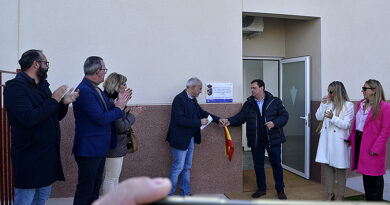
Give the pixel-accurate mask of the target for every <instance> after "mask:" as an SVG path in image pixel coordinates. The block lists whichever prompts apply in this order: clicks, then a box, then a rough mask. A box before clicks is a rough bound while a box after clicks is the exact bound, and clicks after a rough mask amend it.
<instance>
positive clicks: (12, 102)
mask: <svg viewBox="0 0 390 205" xmlns="http://www.w3.org/2000/svg"><path fill="white" fill-rule="evenodd" d="M19 64H20V68H21V70H22V71H21V72H20V73H18V74H17V75H16V77H15V78H14V79H12V80H9V81H8V82H7V83H6V86H5V90H4V104H5V106H6V109H7V116H8V119H9V122H10V125H11V137H12V145H11V158H12V166H13V174H14V183H15V198H14V204H15V205H19V204H42V205H43V204H45V201H46V200H47V199H48V198H49V196H50V192H51V185H52V184H53V183H54V182H55V181H57V180H60V181H64V180H65V178H64V173H63V171H62V165H61V158H60V142H61V133H60V124H59V121H60V120H61V119H63V118H64V117H65V115H66V113H67V112H68V105H69V104H70V103H72V102H73V101H74V100H75V99H76V98H77V97H78V92H73V93H72V91H73V88H72V89H70V90H69V91H68V92H66V89H67V86H66V85H63V86H61V87H59V88H58V89H57V90H55V91H54V92H53V93H52V92H51V91H50V88H49V83H48V82H47V81H46V78H47V72H48V70H49V62H48V61H47V59H46V56H45V55H44V54H43V52H42V51H40V50H28V51H26V52H25V53H23V55H22V57H21V58H20V60H19ZM63 96H64V97H63Z"/></svg>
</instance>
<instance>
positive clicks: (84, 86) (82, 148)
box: [73, 78, 123, 157]
mask: <svg viewBox="0 0 390 205" xmlns="http://www.w3.org/2000/svg"><path fill="white" fill-rule="evenodd" d="M77 89H78V90H79V91H80V92H79V94H80V96H79V97H78V98H77V100H76V101H75V102H73V112H74V118H75V123H76V128H75V136H74V141H73V153H74V154H75V155H77V156H81V157H105V156H106V154H107V152H108V149H109V148H115V147H116V131H115V127H114V123H113V122H114V121H115V120H117V119H119V118H121V117H122V116H123V112H122V110H121V109H119V108H118V107H115V106H114V105H112V104H110V101H109V100H108V97H107V96H106V94H105V93H104V92H103V91H101V93H102V96H103V98H104V101H105V102H106V105H107V108H108V111H106V109H105V107H104V104H103V101H102V100H101V98H100V96H99V93H98V92H97V91H96V89H95V86H94V85H92V83H91V82H89V81H88V80H87V79H86V78H84V79H83V80H82V81H81V83H80V84H79V85H78V86H77V88H76V90H77ZM112 128H114V129H112Z"/></svg>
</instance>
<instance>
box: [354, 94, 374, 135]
mask: <svg viewBox="0 0 390 205" xmlns="http://www.w3.org/2000/svg"><path fill="white" fill-rule="evenodd" d="M365 104H366V101H365V100H364V101H363V102H362V103H360V109H358V110H359V111H358V112H357V113H356V130H359V131H360V132H363V127H364V123H365V122H366V119H367V116H368V113H370V111H371V105H369V106H368V107H367V109H366V111H363V106H364V105H365Z"/></svg>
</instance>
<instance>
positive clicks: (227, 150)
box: [225, 126, 234, 161]
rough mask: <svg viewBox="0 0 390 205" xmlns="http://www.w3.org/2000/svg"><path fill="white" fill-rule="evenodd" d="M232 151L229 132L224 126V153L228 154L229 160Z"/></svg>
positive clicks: (230, 159)
mask: <svg viewBox="0 0 390 205" xmlns="http://www.w3.org/2000/svg"><path fill="white" fill-rule="evenodd" d="M233 153H234V146H233V141H232V138H231V137H230V133H229V130H228V128H227V127H226V126H225V155H226V156H228V159H229V161H232V157H233Z"/></svg>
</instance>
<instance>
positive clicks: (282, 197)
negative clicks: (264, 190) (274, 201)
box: [278, 190, 287, 200]
mask: <svg viewBox="0 0 390 205" xmlns="http://www.w3.org/2000/svg"><path fill="white" fill-rule="evenodd" d="M278 198H279V199H280V200H286V199H287V196H286V194H285V193H284V190H283V191H281V192H278Z"/></svg>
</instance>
